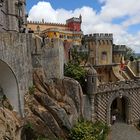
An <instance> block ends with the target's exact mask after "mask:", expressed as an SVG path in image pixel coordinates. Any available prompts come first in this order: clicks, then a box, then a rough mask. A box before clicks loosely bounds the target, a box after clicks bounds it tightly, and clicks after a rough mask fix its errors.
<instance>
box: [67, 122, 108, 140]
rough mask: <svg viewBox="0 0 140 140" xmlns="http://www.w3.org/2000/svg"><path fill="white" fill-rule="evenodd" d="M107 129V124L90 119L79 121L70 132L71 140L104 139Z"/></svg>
mask: <svg viewBox="0 0 140 140" xmlns="http://www.w3.org/2000/svg"><path fill="white" fill-rule="evenodd" d="M108 132H109V129H108V127H107V125H105V124H103V123H101V122H96V123H92V122H90V121H79V122H78V123H77V124H76V125H75V126H74V127H73V129H72V130H71V132H70V139H71V140H105V138H106V136H107V134H108Z"/></svg>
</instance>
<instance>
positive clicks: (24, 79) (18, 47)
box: [0, 33, 33, 114]
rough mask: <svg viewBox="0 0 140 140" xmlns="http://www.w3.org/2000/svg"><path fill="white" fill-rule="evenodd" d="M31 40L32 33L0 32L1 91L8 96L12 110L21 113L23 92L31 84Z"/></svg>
mask: <svg viewBox="0 0 140 140" xmlns="http://www.w3.org/2000/svg"><path fill="white" fill-rule="evenodd" d="M32 42H33V41H32V35H29V34H20V33H0V62H1V63H0V64H1V66H0V67H1V68H0V69H1V71H2V72H3V75H2V73H1V79H0V84H2V85H3V86H4V87H2V88H4V89H3V90H4V91H3V92H4V94H6V95H7V97H9V100H10V101H11V102H12V105H13V106H14V110H16V111H18V112H20V113H21V114H23V108H24V94H25V93H26V92H27V90H28V88H29V86H31V85H32V62H31V50H30V46H32ZM3 66H4V68H5V69H4V70H2V68H3ZM6 71H7V72H6ZM8 74H9V75H8ZM12 79H13V82H12ZM8 83H9V84H8ZM13 83H14V86H12V85H13ZM12 89H13V92H12ZM14 92H17V93H14Z"/></svg>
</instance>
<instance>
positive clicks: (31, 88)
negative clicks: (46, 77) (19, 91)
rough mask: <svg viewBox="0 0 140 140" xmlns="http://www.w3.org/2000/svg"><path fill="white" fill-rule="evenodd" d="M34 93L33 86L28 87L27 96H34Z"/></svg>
mask: <svg viewBox="0 0 140 140" xmlns="http://www.w3.org/2000/svg"><path fill="white" fill-rule="evenodd" d="M34 92H35V85H32V86H30V87H29V94H31V95H32V94H34Z"/></svg>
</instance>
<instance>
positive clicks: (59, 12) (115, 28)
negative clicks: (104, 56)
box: [28, 0, 140, 52]
mask: <svg viewBox="0 0 140 140" xmlns="http://www.w3.org/2000/svg"><path fill="white" fill-rule="evenodd" d="M99 1H100V2H101V3H104V5H103V6H102V7H101V11H100V13H97V12H96V10H95V9H93V8H91V7H87V6H83V7H82V8H77V9H75V10H65V9H54V8H53V7H52V6H51V4H50V3H49V2H38V4H37V5H34V6H33V7H32V8H31V10H30V11H29V18H28V20H33V21H41V20H42V19H44V20H45V21H47V22H56V23H65V21H66V19H68V18H71V17H74V16H76V17H78V16H79V15H80V14H81V15H82V20H83V22H82V30H83V31H84V34H89V33H90V34H91V33H97V32H99V33H113V34H114V41H115V43H119V44H126V45H128V46H130V47H132V48H133V49H135V50H136V51H138V52H140V41H139V40H140V29H139V31H138V32H137V33H135V34H131V33H128V32H127V29H128V28H129V27H130V26H131V25H135V24H139V23H140V16H139V13H140V1H137V0H99ZM124 16H127V17H128V18H127V19H125V20H124V21H123V22H122V23H120V24H114V23H112V20H113V19H116V18H123V17H124Z"/></svg>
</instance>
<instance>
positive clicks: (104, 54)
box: [101, 52, 107, 60]
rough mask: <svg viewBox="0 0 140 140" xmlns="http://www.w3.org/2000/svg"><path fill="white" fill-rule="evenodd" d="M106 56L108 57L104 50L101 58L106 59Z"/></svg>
mask: <svg viewBox="0 0 140 140" xmlns="http://www.w3.org/2000/svg"><path fill="white" fill-rule="evenodd" d="M106 58H107V52H102V56H101V59H102V60H106Z"/></svg>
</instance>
